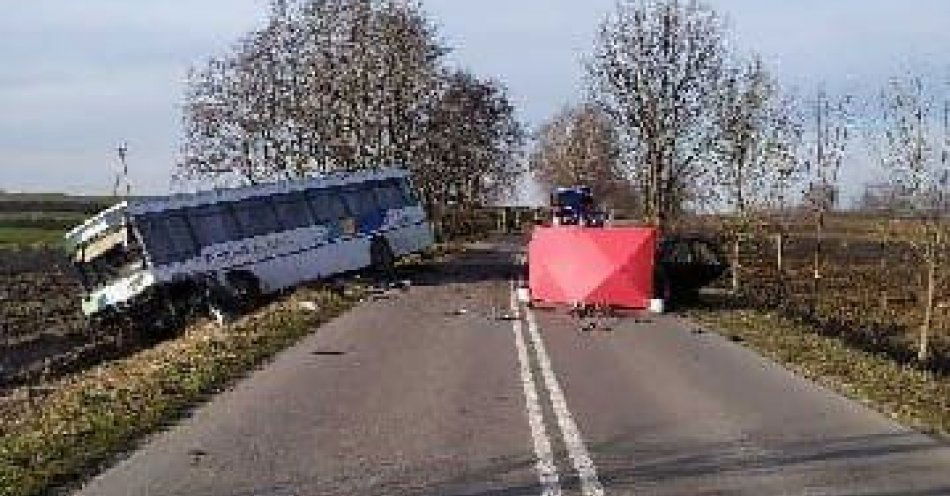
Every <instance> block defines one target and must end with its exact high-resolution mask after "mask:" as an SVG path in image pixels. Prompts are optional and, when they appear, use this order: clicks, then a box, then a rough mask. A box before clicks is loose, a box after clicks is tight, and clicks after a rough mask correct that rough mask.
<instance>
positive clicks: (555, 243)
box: [528, 226, 657, 308]
mask: <svg viewBox="0 0 950 496" xmlns="http://www.w3.org/2000/svg"><path fill="white" fill-rule="evenodd" d="M656 238H657V233H656V229H653V228H645V227H608V228H584V227H563V226H556V227H537V228H535V230H534V232H533V233H532V236H531V243H530V244H529V245H528V284H529V286H530V289H531V299H532V300H534V301H539V302H544V303H566V304H573V303H584V304H607V305H613V306H618V307H623V308H646V307H647V306H649V303H650V299H651V298H653V264H654V257H655V254H656Z"/></svg>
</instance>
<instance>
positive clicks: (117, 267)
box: [73, 226, 145, 291]
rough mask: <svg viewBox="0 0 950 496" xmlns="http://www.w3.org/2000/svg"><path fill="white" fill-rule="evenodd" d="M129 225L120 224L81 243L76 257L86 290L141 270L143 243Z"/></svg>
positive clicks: (74, 261) (143, 259)
mask: <svg viewBox="0 0 950 496" xmlns="http://www.w3.org/2000/svg"><path fill="white" fill-rule="evenodd" d="M130 231H131V230H130V229H129V228H127V227H124V226H123V227H119V228H117V229H114V230H111V231H109V232H106V233H104V234H102V235H101V236H98V237H96V238H95V239H93V240H91V241H89V242H87V243H84V244H83V245H82V246H80V247H79V248H78V249H77V250H76V253H75V254H74V257H73V263H74V264H75V265H76V268H77V269H78V270H79V272H80V275H81V277H82V280H83V285H84V286H85V287H86V290H87V291H94V290H96V289H99V288H102V287H104V286H108V285H109V284H111V283H112V282H113V281H115V280H117V279H121V278H123V277H128V276H130V275H132V274H134V273H136V272H138V271H139V270H141V269H142V267H143V265H144V261H145V258H144V254H143V251H142V248H141V245H140V244H139V243H138V241H137V240H136V237H135V236H133V235H132V233H131V232H130Z"/></svg>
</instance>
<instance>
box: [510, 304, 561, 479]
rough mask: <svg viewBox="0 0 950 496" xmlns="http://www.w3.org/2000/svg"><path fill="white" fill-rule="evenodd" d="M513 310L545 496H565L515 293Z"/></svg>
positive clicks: (532, 431) (539, 474)
mask: <svg viewBox="0 0 950 496" xmlns="http://www.w3.org/2000/svg"><path fill="white" fill-rule="evenodd" d="M511 310H512V312H514V317H515V318H514V319H513V320H512V331H513V332H514V335H515V348H517V350H518V362H519V364H520V366H521V367H520V368H521V385H522V386H523V387H524V397H525V408H526V410H527V413H528V425H529V426H530V427H531V438H532V440H533V441H534V453H535V455H536V456H537V458H538V463H537V470H538V476H539V477H540V480H541V495H542V496H561V483H560V481H559V480H558V475H557V467H556V466H555V465H554V453H553V452H552V450H551V440H550V439H549V438H548V434H547V432H546V431H545V428H544V416H543V414H542V413H541V402H540V401H539V400H538V390H537V389H536V388H535V385H534V374H533V373H532V372H531V364H530V362H529V361H528V347H527V346H526V345H525V340H524V332H523V330H522V325H521V316H520V311H519V305H518V300H517V298H516V297H515V292H514V291H512V292H511Z"/></svg>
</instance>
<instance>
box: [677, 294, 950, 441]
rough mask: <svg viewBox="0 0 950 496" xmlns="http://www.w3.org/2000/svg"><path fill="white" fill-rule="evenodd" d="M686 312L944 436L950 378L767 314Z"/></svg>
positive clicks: (719, 309)
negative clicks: (851, 345)
mask: <svg viewBox="0 0 950 496" xmlns="http://www.w3.org/2000/svg"><path fill="white" fill-rule="evenodd" d="M687 316H689V317H690V318H692V319H693V320H695V321H697V322H699V323H701V324H703V325H705V326H707V327H711V328H714V329H716V330H718V331H719V332H720V333H721V334H723V335H725V336H728V337H730V338H732V339H734V340H737V341H742V342H744V343H745V344H746V345H747V346H749V347H751V348H753V349H755V350H756V351H758V352H760V353H762V354H763V355H765V356H767V357H769V358H771V359H773V360H775V361H777V362H779V363H782V364H784V365H785V366H786V367H788V368H789V369H791V370H793V371H794V372H796V373H798V374H800V375H802V376H804V377H807V378H809V379H811V380H814V381H816V382H818V383H820V384H822V385H824V386H826V387H828V388H830V389H833V390H836V391H838V392H840V393H842V394H844V395H846V396H848V397H850V398H852V399H854V400H857V401H860V402H862V403H864V404H866V405H868V406H869V407H871V408H874V409H876V410H878V411H880V412H882V413H884V414H886V415H888V416H890V417H891V418H893V419H895V420H898V421H900V422H902V423H904V424H906V425H909V426H911V427H913V428H915V429H917V430H920V431H923V432H927V433H930V434H937V435H942V436H947V435H950V377H947V376H945V375H939V374H935V373H932V372H925V371H922V370H919V369H916V368H914V367H911V366H907V365H900V364H898V363H896V362H894V361H893V360H891V359H889V358H888V357H886V356H883V355H880V354H874V353H869V352H865V351H861V350H857V349H855V348H852V347H849V346H848V345H847V344H846V343H845V342H843V341H842V340H841V339H839V338H835V337H829V336H823V335H820V334H818V333H817V332H816V330H815V329H812V328H810V327H809V326H807V325H804V324H802V323H799V322H796V321H794V320H791V319H788V318H786V317H782V316H780V315H777V314H775V313H772V312H767V311H762V310H754V309H745V308H728V307H726V306H706V307H703V308H697V309H691V310H689V311H688V312H687Z"/></svg>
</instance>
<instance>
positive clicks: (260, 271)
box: [252, 237, 370, 291]
mask: <svg viewBox="0 0 950 496" xmlns="http://www.w3.org/2000/svg"><path fill="white" fill-rule="evenodd" d="M369 244H370V242H369V239H368V238H365V237H360V238H337V239H335V240H332V241H331V242H330V243H328V244H325V245H322V246H319V247H316V248H313V249H310V250H306V251H302V252H299V253H293V254H288V255H284V256H280V257H275V258H273V259H270V260H265V261H262V262H260V263H257V264H255V265H254V267H253V269H252V270H253V271H254V273H255V275H257V277H258V278H259V279H260V280H261V282H262V283H263V284H264V285H265V286H266V287H268V288H270V291H277V290H281V289H285V288H289V287H292V286H295V285H297V284H300V283H302V282H306V281H314V280H318V279H322V278H326V277H329V276H333V275H336V274H341V273H344V272H349V271H352V270H358V269H362V268H365V267H367V266H369V264H370V258H369Z"/></svg>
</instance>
